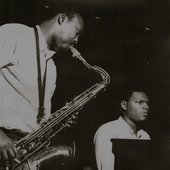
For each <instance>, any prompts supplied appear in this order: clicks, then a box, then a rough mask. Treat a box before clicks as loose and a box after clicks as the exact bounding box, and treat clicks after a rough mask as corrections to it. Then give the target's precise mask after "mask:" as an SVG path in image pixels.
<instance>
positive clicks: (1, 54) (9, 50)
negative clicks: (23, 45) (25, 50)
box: [0, 27, 17, 68]
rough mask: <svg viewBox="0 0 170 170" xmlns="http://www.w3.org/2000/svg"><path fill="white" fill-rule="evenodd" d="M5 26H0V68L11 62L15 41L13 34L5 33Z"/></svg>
mask: <svg viewBox="0 0 170 170" xmlns="http://www.w3.org/2000/svg"><path fill="white" fill-rule="evenodd" d="M5 28H6V27H0V68H2V67H4V66H6V65H9V64H12V58H13V56H14V54H15V50H16V46H17V43H16V41H15V38H14V36H12V35H11V32H9V34H8V33H7V30H6V29H5Z"/></svg>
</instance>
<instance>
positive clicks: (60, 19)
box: [58, 14, 67, 25]
mask: <svg viewBox="0 0 170 170" xmlns="http://www.w3.org/2000/svg"><path fill="white" fill-rule="evenodd" d="M66 18H67V16H66V14H59V15H58V23H59V25H61V24H62V23H63V22H64V21H65V20H66Z"/></svg>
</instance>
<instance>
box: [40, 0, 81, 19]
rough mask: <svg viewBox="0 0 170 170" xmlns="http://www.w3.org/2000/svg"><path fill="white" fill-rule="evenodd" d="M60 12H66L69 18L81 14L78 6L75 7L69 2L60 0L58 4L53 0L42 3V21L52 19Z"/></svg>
mask: <svg viewBox="0 0 170 170" xmlns="http://www.w3.org/2000/svg"><path fill="white" fill-rule="evenodd" d="M59 13H64V14H66V15H67V17H68V19H69V20H71V19H73V18H74V17H75V16H76V15H81V14H80V11H78V9H77V7H74V6H73V5H71V4H69V3H68V2H67V3H61V2H58V3H57V4H56V2H55V3H54V2H53V1H51V3H49V2H48V3H47V2H46V3H43V4H42V5H41V18H40V22H42V21H45V20H49V19H52V18H53V17H55V16H56V15H57V14H59Z"/></svg>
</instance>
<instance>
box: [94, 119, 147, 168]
mask: <svg viewBox="0 0 170 170" xmlns="http://www.w3.org/2000/svg"><path fill="white" fill-rule="evenodd" d="M111 139H138V140H150V136H149V134H148V133H147V132H145V131H144V130H142V129H141V130H139V131H138V132H137V135H135V134H134V132H133V130H132V129H131V128H130V126H129V125H128V124H127V123H126V122H125V121H124V119H123V118H122V117H119V119H117V120H115V121H111V122H108V123H105V124H103V125H102V126H100V127H99V129H98V130H97V132H96V134H95V136H94V145H95V154H96V162H97V167H98V170H114V162H115V156H114V154H113V153H112V142H111Z"/></svg>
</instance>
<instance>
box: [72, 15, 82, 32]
mask: <svg viewBox="0 0 170 170" xmlns="http://www.w3.org/2000/svg"><path fill="white" fill-rule="evenodd" d="M72 22H73V23H74V24H75V26H76V27H77V29H79V30H80V31H83V29H84V20H83V18H82V17H81V16H80V15H79V14H76V15H75V16H74V18H72Z"/></svg>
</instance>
